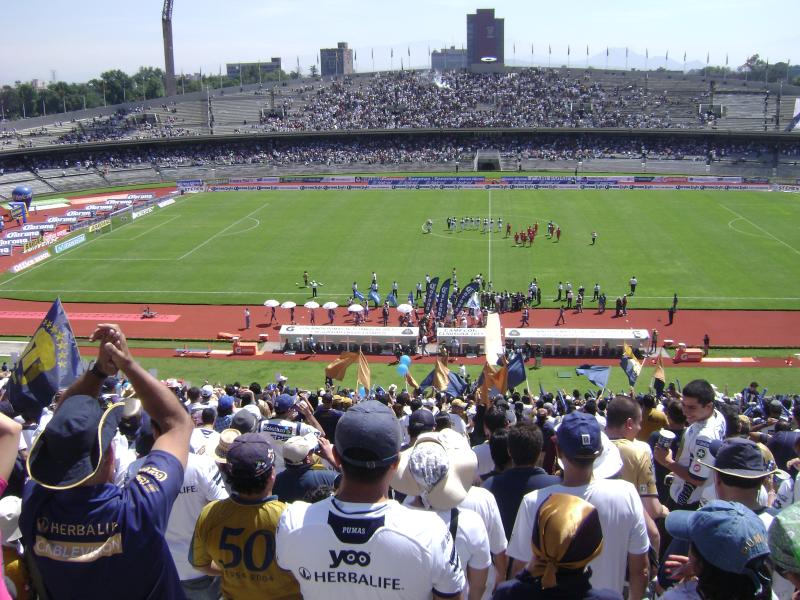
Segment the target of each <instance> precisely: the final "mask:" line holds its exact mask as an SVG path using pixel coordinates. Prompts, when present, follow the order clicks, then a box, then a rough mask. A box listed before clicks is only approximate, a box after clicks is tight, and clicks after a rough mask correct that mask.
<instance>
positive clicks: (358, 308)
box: [347, 304, 364, 312]
mask: <svg viewBox="0 0 800 600" xmlns="http://www.w3.org/2000/svg"><path fill="white" fill-rule="evenodd" d="M347 310H348V311H349V312H361V311H363V310H364V307H363V306H361V305H360V304H351V305H350V306H348V307H347Z"/></svg>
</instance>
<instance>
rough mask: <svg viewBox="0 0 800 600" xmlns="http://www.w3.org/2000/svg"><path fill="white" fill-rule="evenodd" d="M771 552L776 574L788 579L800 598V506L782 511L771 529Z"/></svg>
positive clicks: (793, 506)
mask: <svg viewBox="0 0 800 600" xmlns="http://www.w3.org/2000/svg"><path fill="white" fill-rule="evenodd" d="M769 550H770V554H771V556H772V561H773V563H774V564H775V572H776V573H778V574H780V575H781V576H782V577H784V578H785V579H788V580H789V581H790V582H791V583H792V585H794V589H795V590H796V591H795V593H794V596H793V600H797V599H798V598H800V591H797V590H800V504H793V505H792V506H790V507H789V508H787V509H784V510H782V511H781V512H780V513H779V514H778V516H777V517H775V520H774V521H773V522H772V525H770V527H769Z"/></svg>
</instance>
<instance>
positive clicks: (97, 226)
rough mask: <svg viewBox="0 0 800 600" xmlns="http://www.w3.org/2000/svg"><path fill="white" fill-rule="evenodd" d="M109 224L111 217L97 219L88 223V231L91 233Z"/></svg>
mask: <svg viewBox="0 0 800 600" xmlns="http://www.w3.org/2000/svg"><path fill="white" fill-rule="evenodd" d="M110 225H111V219H103V220H102V221H98V222H97V223H92V224H91V225H89V233H92V232H94V231H100V230H101V229H104V228H106V227H109V226H110Z"/></svg>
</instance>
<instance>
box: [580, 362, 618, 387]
mask: <svg viewBox="0 0 800 600" xmlns="http://www.w3.org/2000/svg"><path fill="white" fill-rule="evenodd" d="M575 373H577V374H578V375H585V376H586V379H588V380H589V381H591V382H592V383H593V384H595V385H596V386H597V387H599V388H604V387H606V385H607V384H608V376H609V375H611V367H598V366H595V365H581V366H580V367H578V368H577V369H575Z"/></svg>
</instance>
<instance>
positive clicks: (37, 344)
mask: <svg viewBox="0 0 800 600" xmlns="http://www.w3.org/2000/svg"><path fill="white" fill-rule="evenodd" d="M83 371H84V368H83V365H82V364H81V355H80V353H79V352H78V343H77V342H76V341H75V335H74V334H73V333H72V327H70V324H69V319H68V318H67V314H66V313H65V312H64V307H63V306H62V305H61V298H56V301H55V302H53V305H52V306H51V307H50V310H49V311H47V314H46V315H45V317H44V320H43V321H42V322H41V324H40V325H39V327H37V328H36V331H35V332H34V333H33V336H32V337H31V341H30V342H28V345H27V346H26V347H25V350H24V351H23V352H22V354H21V355H20V357H19V360H17V363H16V364H15V365H14V368H13V370H12V372H11V379H10V381H9V383H8V387H9V400H10V401H11V404H12V405H13V406H14V409H15V410H17V411H18V412H19V411H22V410H23V409H25V408H28V407H31V406H34V405H36V404H38V405H39V406H43V407H44V406H48V405H49V404H50V403H51V402H52V401H53V396H54V395H55V393H56V392H57V391H58V390H59V389H62V388H66V387H68V386H69V385H70V384H71V383H72V382H73V381H75V380H76V379H77V378H78V376H80V374H81V373H82V372H83Z"/></svg>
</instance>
